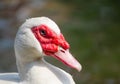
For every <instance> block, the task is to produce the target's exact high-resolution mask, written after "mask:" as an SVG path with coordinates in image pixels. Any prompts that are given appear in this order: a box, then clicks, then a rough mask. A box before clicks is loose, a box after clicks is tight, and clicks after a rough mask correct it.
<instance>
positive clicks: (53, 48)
mask: <svg viewBox="0 0 120 84" xmlns="http://www.w3.org/2000/svg"><path fill="white" fill-rule="evenodd" d="M41 30H44V31H45V33H46V34H45V35H42V34H41V33H40V31H41ZM32 32H33V33H34V35H35V37H36V38H37V40H38V41H39V42H40V44H41V47H42V49H43V52H44V53H45V54H46V55H51V54H54V53H55V52H57V51H58V50H59V49H58V48H59V46H60V47H62V48H63V49H65V50H67V49H69V48H70V46H69V44H68V43H67V41H66V40H65V38H64V36H63V35H62V34H60V35H57V34H56V33H55V32H54V31H52V30H51V29H50V28H49V27H47V26H46V25H40V26H36V27H33V28H32Z"/></svg>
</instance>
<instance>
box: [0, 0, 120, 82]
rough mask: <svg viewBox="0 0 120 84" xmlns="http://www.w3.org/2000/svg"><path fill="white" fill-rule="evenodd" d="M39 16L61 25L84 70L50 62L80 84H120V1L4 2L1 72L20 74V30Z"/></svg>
mask: <svg viewBox="0 0 120 84" xmlns="http://www.w3.org/2000/svg"><path fill="white" fill-rule="evenodd" d="M39 16H47V17H49V18H51V19H52V20H54V21H55V22H56V23H57V24H58V25H59V27H60V29H61V31H62V32H63V34H64V36H65V38H66V39H67V41H68V42H69V43H70V45H71V49H70V50H71V52H72V54H73V55H74V56H75V57H76V59H78V60H79V62H80V63H81V65H82V66H83V69H82V71H81V72H77V71H75V70H73V69H70V68H69V67H66V66H65V65H63V64H62V63H61V62H58V61H57V60H55V59H53V58H46V60H47V61H49V62H50V63H52V64H54V65H56V66H58V67H60V68H62V69H64V70H65V71H67V72H69V73H71V74H72V75H73V78H74V80H75V81H76V84H120V1H119V0H0V72H15V71H17V68H16V63H15V57H14V47H13V45H14V38H15V35H16V33H17V30H18V28H19V26H20V25H21V24H22V23H23V22H24V21H25V20H26V19H27V18H30V17H39Z"/></svg>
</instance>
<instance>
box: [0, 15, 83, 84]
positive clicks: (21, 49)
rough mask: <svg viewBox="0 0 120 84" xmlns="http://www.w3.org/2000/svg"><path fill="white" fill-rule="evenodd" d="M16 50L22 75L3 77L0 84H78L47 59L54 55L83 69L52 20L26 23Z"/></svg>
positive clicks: (21, 28)
mask: <svg viewBox="0 0 120 84" xmlns="http://www.w3.org/2000/svg"><path fill="white" fill-rule="evenodd" d="M14 48H15V55H16V63H17V67H18V72H19V74H18V73H3V74H0V84H75V82H74V80H73V79H72V76H71V75H70V74H69V73H67V72H65V71H64V70H62V69H60V68H58V67H55V66H53V65H51V64H49V63H47V62H46V61H45V60H44V56H51V57H54V58H57V59H58V60H59V61H61V62H63V63H64V64H66V65H68V66H70V67H71V68H74V69H77V70H78V71H80V70H81V65H80V64H79V62H77V60H76V59H75V58H74V57H73V56H72V55H71V54H70V53H69V44H68V43H67V41H66V40H65V39H64V37H63V35H62V34H61V32H60V30H59V28H58V26H57V25H56V23H55V22H53V21H52V20H51V19H49V18H47V17H36V18H31V19H28V20H26V22H25V23H24V24H23V25H22V26H21V27H20V28H19V30H18V33H17V35H16V38H15V45H14Z"/></svg>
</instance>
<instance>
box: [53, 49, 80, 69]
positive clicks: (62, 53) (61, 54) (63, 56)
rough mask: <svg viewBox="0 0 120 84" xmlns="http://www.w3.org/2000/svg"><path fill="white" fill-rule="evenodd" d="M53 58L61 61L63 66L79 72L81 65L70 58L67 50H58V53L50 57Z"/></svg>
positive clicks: (70, 55)
mask: <svg viewBox="0 0 120 84" xmlns="http://www.w3.org/2000/svg"><path fill="white" fill-rule="evenodd" d="M52 56H53V57H54V58H57V59H58V60H60V61H62V62H63V63H64V64H66V65H68V66H69V67H71V68H74V69H76V70H78V71H81V69H82V66H81V64H80V63H79V62H78V61H77V60H76V59H75V58H74V57H73V56H72V54H71V53H70V52H69V50H64V49H60V50H59V51H58V52H56V53H54V54H53V55H52Z"/></svg>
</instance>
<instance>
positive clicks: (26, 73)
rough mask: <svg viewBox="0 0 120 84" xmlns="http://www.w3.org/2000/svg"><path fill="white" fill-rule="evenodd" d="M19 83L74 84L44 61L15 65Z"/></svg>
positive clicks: (66, 75)
mask: <svg viewBox="0 0 120 84" xmlns="http://www.w3.org/2000/svg"><path fill="white" fill-rule="evenodd" d="M17 66H18V71H19V74H20V77H21V81H23V82H24V83H25V84H74V81H73V79H72V77H71V76H70V75H69V74H68V73H66V72H64V71H63V70H61V69H59V68H57V67H55V66H53V65H51V64H49V63H47V62H45V61H44V59H41V60H36V61H33V62H31V63H24V64H23V63H19V62H18V63H17ZM24 83H23V84H24Z"/></svg>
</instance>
